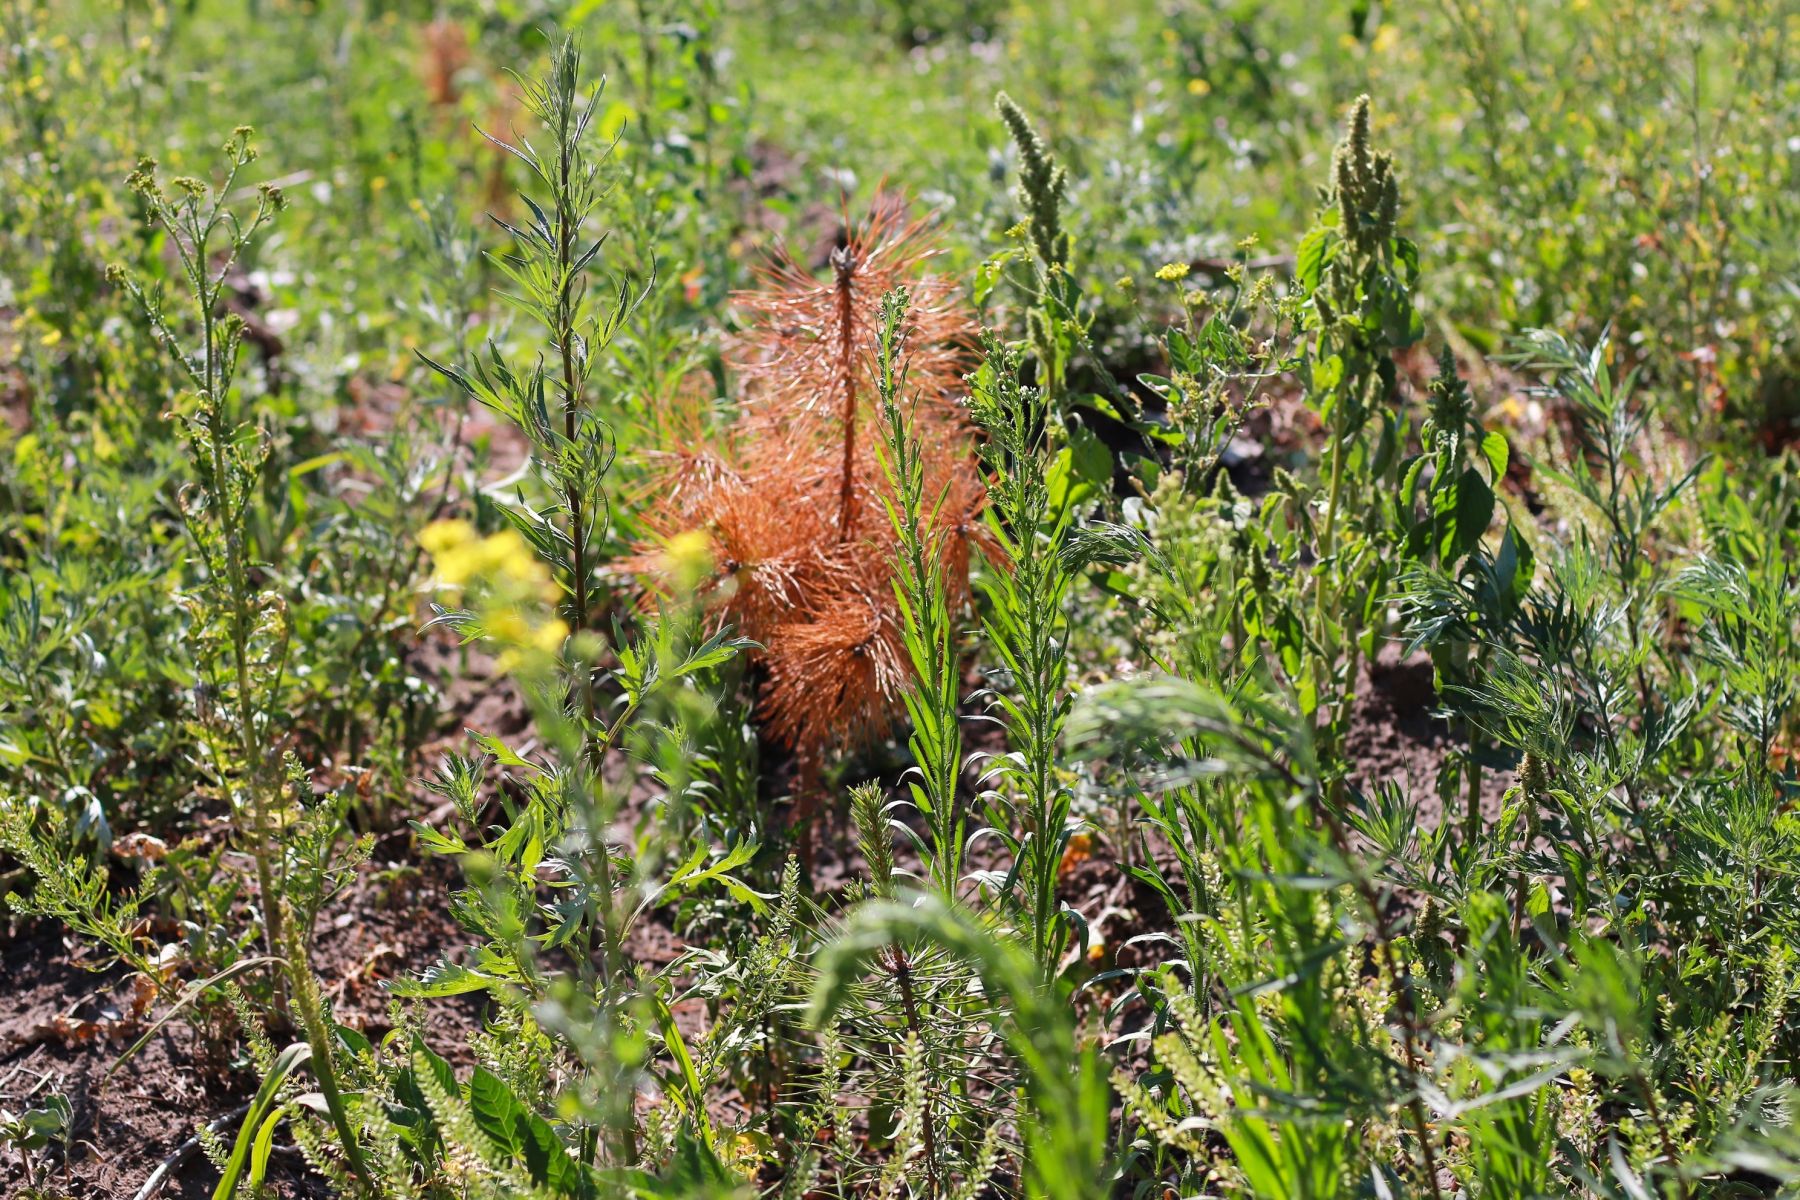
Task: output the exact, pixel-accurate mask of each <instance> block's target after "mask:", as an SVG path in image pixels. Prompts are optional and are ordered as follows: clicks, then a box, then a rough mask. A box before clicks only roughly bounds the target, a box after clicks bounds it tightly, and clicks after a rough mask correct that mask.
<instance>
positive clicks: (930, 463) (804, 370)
mask: <svg viewBox="0 0 1800 1200" xmlns="http://www.w3.org/2000/svg"><path fill="white" fill-rule="evenodd" d="M937 252H938V251H937V247H936V244H935V242H934V241H933V239H932V237H931V233H930V229H929V227H928V226H927V225H925V224H924V223H922V222H919V221H914V220H911V219H910V218H909V217H908V216H907V214H906V206H905V204H904V202H903V200H902V199H901V198H899V197H897V196H894V195H892V194H886V195H883V196H881V197H879V198H878V199H877V201H876V203H875V205H874V207H873V211H872V213H871V215H870V216H869V217H868V219H867V220H865V221H864V222H863V223H861V224H860V225H857V226H855V227H853V228H851V230H850V232H849V234H848V236H847V237H846V238H845V239H844V243H843V245H841V246H840V247H839V248H838V249H837V250H835V251H834V252H833V253H832V255H831V260H830V266H829V271H828V272H827V273H826V274H825V276H824V277H822V278H821V277H818V276H815V275H814V274H813V273H811V272H809V271H807V270H806V269H805V268H804V267H802V266H801V265H800V264H799V263H797V262H796V261H795V260H794V259H793V258H791V257H789V256H786V255H783V256H782V257H780V258H778V259H777V260H776V261H775V262H774V263H772V264H771V265H770V266H769V267H768V268H767V269H766V270H765V271H764V272H763V273H762V275H761V278H760V282H759V286H758V288H757V289H756V290H754V291H750V292H746V293H742V294H740V295H739V296H737V297H736V298H735V303H736V307H737V310H738V311H739V312H740V313H741V314H742V315H743V317H744V321H745V327H744V329H743V330H742V331H741V332H740V333H738V334H736V335H735V336H733V337H732V338H731V340H730V342H729V347H728V360H729V362H730V363H731V365H732V367H733V368H734V370H735V372H736V375H737V379H738V382H739V386H740V400H741V408H740V416H739V419H738V420H737V421H736V422H735V423H734V425H733V427H732V428H731V429H730V431H729V432H728V433H727V434H726V435H724V436H719V435H713V436H706V435H705V434H703V433H702V432H701V427H702V422H700V421H698V420H696V419H695V417H694V415H693V412H692V411H691V410H690V411H677V412H674V413H671V414H669V415H668V418H667V419H666V420H665V423H664V429H665V431H669V432H674V431H680V432H681V437H680V441H679V443H678V444H679V445H680V446H681V448H680V449H678V450H670V451H665V452H664V453H663V454H662V455H661V456H660V457H661V463H660V469H659V470H657V471H655V472H653V475H652V478H651V481H650V486H649V488H648V489H647V490H646V492H645V495H644V498H645V500H646V502H647V503H646V509H647V511H648V512H649V515H648V516H647V517H646V525H647V528H648V530H649V533H650V535H651V536H650V538H649V539H647V540H646V542H645V544H643V545H642V546H640V547H639V552H638V554H637V555H636V556H635V557H634V558H633V559H632V560H630V561H629V562H628V563H627V564H626V569H627V570H630V571H632V572H633V573H635V574H638V575H640V576H642V577H644V578H646V580H647V582H648V584H649V586H650V587H651V589H652V590H653V591H657V590H660V588H661V587H662V586H663V584H664V582H665V581H663V580H661V579H660V578H658V574H657V563H658V561H659V559H660V557H661V547H662V546H663V545H665V544H667V542H668V541H669V540H671V539H673V538H675V537H677V536H680V535H682V534H685V533H689V532H691V531H695V530H700V531H703V532H704V533H705V535H706V537H707V539H708V545H709V550H710V554H711V562H712V575H711V578H710V579H709V580H707V581H706V582H705V583H703V585H702V588H701V593H702V594H701V599H702V602H703V603H705V604H707V605H708V606H709V607H710V608H711V609H712V611H713V612H714V613H715V614H716V616H717V619H718V620H719V621H721V622H722V623H728V624H730V625H731V626H732V627H734V628H735V629H736V630H737V631H738V632H739V633H741V634H742V635H744V636H746V637H750V638H753V639H755V640H756V641H758V642H761V643H762V644H763V646H764V649H763V651H762V652H761V653H760V654H759V655H758V656H757V658H758V660H759V661H760V663H761V665H762V683H761V690H760V693H759V697H758V699H759V703H758V710H759V714H760V717H761V720H762V723H763V727H764V730H765V732H766V733H767V734H768V735H769V736H771V737H772V738H774V739H775V740H777V741H779V742H781V743H782V744H785V745H787V746H789V747H791V748H792V749H793V750H794V752H795V754H796V757H797V758H798V760H799V763H800V766H801V771H802V778H803V787H807V786H811V783H812V782H816V780H817V777H818V772H819V771H820V769H821V768H822V767H823V766H824V765H825V763H827V762H828V761H829V760H830V759H831V757H832V756H834V755H837V754H841V753H843V752H846V751H849V750H854V749H856V748H858V747H861V746H866V745H868V744H870V743H871V742H873V741H875V740H876V739H878V738H880V737H881V736H883V735H884V734H885V733H887V731H888V730H889V729H890V728H891V726H892V724H893V721H894V719H895V717H896V716H897V715H899V714H900V713H901V712H903V711H904V705H903V704H902V702H901V692H902V689H903V687H904V686H905V683H906V678H907V672H908V671H909V670H910V667H909V666H908V664H907V660H906V652H905V647H904V641H903V638H902V633H901V619H900V613H899V610H898V605H897V603H896V601H895V598H894V591H893V556H894V536H893V531H892V529H891V527H890V525H889V522H888V519H887V516H886V513H885V510H884V507H883V503H882V501H883V496H884V494H885V493H886V491H887V482H886V477H885V474H884V472H883V470H882V468H881V462H880V458H879V454H878V451H877V448H876V442H877V440H878V439H877V437H876V435H875V433H874V430H875V428H876V425H875V418H876V415H877V413H876V404H877V401H878V395H877V390H876V371H877V365H876V346H875V341H876V334H877V331H878V327H879V326H878V322H879V313H880V304H881V297H882V296H883V295H884V294H885V293H887V292H888V291H890V290H891V289H893V288H895V287H898V286H905V287H906V288H907V289H908V291H909V293H910V295H911V298H912V304H911V308H910V309H909V313H908V322H907V327H906V330H905V345H906V347H907V362H906V367H907V374H906V386H907V392H908V396H909V398H910V401H911V403H912V405H913V408H912V412H913V420H914V425H915V431H916V432H917V434H918V436H919V437H920V440H921V444H922V445H923V446H924V447H925V453H926V469H927V478H928V480H929V485H930V487H931V489H932V492H933V495H934V496H936V495H942V497H943V501H942V504H941V507H940V508H939V512H938V520H939V522H940V523H941V525H942V527H943V529H944V530H945V531H946V536H945V537H944V539H943V542H942V545H943V547H944V555H945V559H944V564H945V574H946V583H947V586H948V589H949V594H950V600H951V602H952V604H953V605H956V606H959V607H960V606H961V605H963V604H965V603H966V602H967V600H968V595H969V583H968V576H969V561H970V555H971V552H972V548H973V547H975V546H977V545H981V544H983V543H984V542H985V541H986V540H987V533H986V528H985V524H984V518H983V510H984V508H985V505H986V493H985V490H984V489H983V487H982V484H981V478H980V475H979V472H978V470H977V468H976V460H975V456H974V453H973V445H972V434H971V432H970V430H969V428H968V426H967V424H966V423H965V421H964V420H963V419H962V417H961V414H960V408H959V406H958V403H957V401H958V399H959V396H960V393H961V389H962V375H963V373H964V371H965V370H967V368H968V367H969V365H970V348H971V346H972V345H973V338H974V329H975V326H974V322H973V319H972V318H971V316H970V314H969V311H968V309H967V308H966V306H965V305H964V304H963V302H962V301H961V300H960V298H959V297H958V296H957V293H956V289H955V287H954V285H953V284H952V283H951V282H950V281H949V280H948V279H946V278H944V277H942V276H938V275H933V274H931V273H929V271H928V270H927V269H926V268H927V266H928V264H929V263H930V260H931V259H932V258H933V257H934V256H935V255H936V254H937ZM688 404H691V399H690V400H684V401H678V402H677V405H678V407H679V406H683V405H688ZM652 500H653V502H651V501H652Z"/></svg>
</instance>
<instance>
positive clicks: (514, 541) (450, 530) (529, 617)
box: [419, 520, 569, 671]
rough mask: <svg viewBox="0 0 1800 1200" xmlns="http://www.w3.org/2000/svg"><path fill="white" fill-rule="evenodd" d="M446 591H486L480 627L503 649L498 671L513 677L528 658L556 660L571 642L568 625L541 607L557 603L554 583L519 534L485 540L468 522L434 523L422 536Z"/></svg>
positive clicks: (504, 533)
mask: <svg viewBox="0 0 1800 1200" xmlns="http://www.w3.org/2000/svg"><path fill="white" fill-rule="evenodd" d="M419 545H421V546H423V547H424V548H425V550H426V552H427V553H429V554H430V555H431V560H432V564H433V566H434V567H435V569H436V577H437V581H438V582H439V583H440V584H442V585H443V586H445V587H448V588H452V589H461V588H464V587H468V586H472V585H473V586H479V587H480V588H481V589H482V601H483V602H482V604H481V606H480V607H481V624H482V628H483V630H484V631H485V632H486V634H487V636H488V637H489V638H491V639H492V640H493V641H495V642H497V643H499V644H500V645H501V646H502V647H503V649H502V650H501V653H500V656H499V660H498V663H497V665H498V666H499V668H500V670H502V671H511V670H514V669H515V668H517V667H518V666H520V665H521V664H522V663H524V662H525V661H527V658H526V656H527V655H529V654H534V653H535V654H540V655H554V654H557V653H559V652H561V650H562V648H563V644H564V643H565V642H566V641H568V638H569V626H568V623H567V622H565V621H563V620H562V619H561V618H560V617H554V616H550V617H546V616H545V614H544V612H543V610H542V609H541V608H540V606H539V602H541V603H542V604H543V605H551V604H554V603H556V600H557V597H558V595H559V593H558V590H557V586H556V581H555V580H554V579H552V578H551V577H550V569H549V568H548V567H546V566H545V565H544V563H543V561H542V560H541V559H539V558H538V557H537V555H535V554H533V553H532V551H531V547H530V546H529V545H528V544H526V541H525V539H524V538H523V537H520V536H519V532H518V531H517V530H515V529H502V530H501V531H500V532H499V533H493V534H489V535H487V536H486V537H483V536H482V535H481V534H479V533H477V532H476V530H475V527H474V526H472V525H470V524H469V523H468V522H467V521H460V520H452V521H434V522H432V523H431V524H430V525H428V526H426V527H425V529H424V531H423V532H421V533H420V534H419Z"/></svg>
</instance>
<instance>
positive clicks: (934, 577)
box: [878, 288, 968, 901]
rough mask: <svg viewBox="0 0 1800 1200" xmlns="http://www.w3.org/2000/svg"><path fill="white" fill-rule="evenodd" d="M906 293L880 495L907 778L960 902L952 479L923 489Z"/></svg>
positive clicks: (888, 359) (894, 314)
mask: <svg viewBox="0 0 1800 1200" xmlns="http://www.w3.org/2000/svg"><path fill="white" fill-rule="evenodd" d="M909 301H910V297H909V295H908V294H907V292H906V290H905V289H904V288H898V289H895V290H894V291H892V292H889V293H888V294H887V296H885V297H884V298H883V300H882V306H881V333H880V339H881V340H880V351H879V358H880V371H879V375H878V386H879V388H880V393H881V420H882V437H883V444H882V453H881V465H882V469H883V471H884V472H885V473H886V475H887V483H888V490H887V491H886V492H885V493H883V494H882V504H883V506H884V507H885V508H886V509H887V517H888V522H889V524H890V525H891V526H892V527H893V530H894V596H895V599H896V600H897V601H898V602H899V606H900V619H901V627H902V630H903V632H904V635H905V640H906V653H907V657H908V659H909V660H910V662H911V665H912V672H913V677H912V681H911V683H910V684H909V685H908V686H907V687H906V688H905V690H904V692H903V693H902V696H903V698H904V700H905V702H906V711H907V715H908V716H909V717H911V718H912V733H911V735H910V736H909V738H908V740H907V747H908V749H910V750H911V751H912V755H913V765H914V768H915V772H916V777H915V778H913V779H910V780H909V785H910V788H911V792H912V798H913V803H914V804H915V805H916V806H917V807H918V809H919V811H920V812H921V813H923V814H924V816H925V820H926V824H927V825H928V827H929V828H930V831H931V855H930V876H931V884H932V886H933V887H934V888H936V889H937V891H938V892H939V893H940V894H941V895H943V896H944V897H945V899H947V900H951V901H954V900H955V898H956V890H957V886H958V884H959V882H960V881H961V878H962V855H963V841H964V838H965V834H966V830H967V826H968V822H967V820H966V817H965V814H964V812H963V810H962V808H961V806H960V805H958V803H957V798H956V783H957V779H958V777H959V776H960V774H961V772H962V752H963V737H962V724H961V714H960V713H959V712H958V703H959V701H960V694H959V693H960V688H959V686H958V680H959V672H958V670H957V667H958V665H959V657H960V656H959V655H958V654H957V644H956V627H955V624H954V622H953V621H952V619H951V612H952V609H951V604H950V596H949V588H948V580H947V579H946V577H945V576H946V570H947V565H946V557H947V552H948V547H947V545H946V541H947V537H946V531H945V529H944V527H943V524H942V522H943V518H944V507H945V502H946V500H947V498H948V494H947V486H946V485H940V489H939V491H938V492H937V494H936V495H930V494H928V493H927V491H926V488H927V487H928V486H929V484H928V482H927V478H928V474H927V469H926V464H925V459H924V448H923V446H922V445H921V444H920V441H919V437H918V433H917V431H916V430H915V428H914V425H913V411H912V408H913V406H912V405H908V407H907V408H904V409H903V408H902V403H903V400H904V398H903V395H902V393H903V391H904V388H905V378H906V377H905V359H904V347H903V346H902V344H901V338H902V332H903V328H904V323H905V320H906V310H907V306H908V304H909Z"/></svg>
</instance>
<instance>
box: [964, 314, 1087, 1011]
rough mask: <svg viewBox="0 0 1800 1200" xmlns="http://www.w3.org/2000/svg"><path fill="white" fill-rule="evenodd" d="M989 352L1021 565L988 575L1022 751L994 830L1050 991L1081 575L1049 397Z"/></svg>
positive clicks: (1015, 556)
mask: <svg viewBox="0 0 1800 1200" xmlns="http://www.w3.org/2000/svg"><path fill="white" fill-rule="evenodd" d="M985 350H986V358H985V361H984V363H983V366H982V369H981V370H980V371H979V372H977V373H976V374H974V375H972V376H970V379H969V382H970V386H971V388H972V389H973V393H972V396H971V399H970V414H971V416H972V417H973V418H974V420H975V423H976V425H978V426H979V427H980V428H981V430H982V432H983V433H985V434H986V435H987V442H986V444H985V445H984V446H983V447H982V457H983V459H984V460H985V462H986V464H987V467H988V472H989V481H988V498H989V500H990V502H991V503H992V505H993V512H994V514H995V516H996V517H997V518H998V520H997V521H995V522H994V531H995V532H994V536H995V539H996V540H997V541H998V542H999V543H1000V546H1001V549H1002V552H1003V553H1004V555H1005V559H1004V562H1005V563H1006V564H1007V565H1008V567H1009V568H1010V569H1000V570H995V571H992V572H989V573H988V575H987V576H985V577H984V582H985V583H986V588H987V593H988V598H989V601H990V604H989V609H988V613H987V616H986V619H985V627H986V633H987V639H988V642H989V644H990V645H992V646H993V647H994V650H995V652H996V653H997V654H998V655H999V657H1000V664H1001V666H1002V667H1003V668H1004V676H1003V678H1004V684H1003V686H1002V688H1001V689H1000V690H999V691H998V693H997V695H996V697H995V704H996V705H997V706H998V707H999V709H1000V710H1001V712H1002V714H1003V717H1002V719H1003V721H1004V724H1005V725H1006V730H1007V741H1008V743H1009V745H1010V746H1011V749H1012V753H1011V754H1010V755H1008V756H1007V757H1005V758H1003V759H1000V760H998V761H997V762H996V763H995V765H994V767H993V769H992V772H991V777H992V778H994V779H995V780H996V782H997V783H998V784H999V791H998V793H997V795H998V796H999V798H1000V803H1001V804H1002V806H1003V808H1004V809H1005V810H1006V811H1004V812H1003V813H1000V814H996V816H997V817H999V818H1001V819H997V820H996V821H995V822H994V824H995V826H996V827H997V828H999V829H1000V830H1001V831H1002V832H1001V835H1000V836H1001V837H1002V838H1003V839H1004V840H1005V842H1006V844H1007V847H1008V849H1009V850H1011V851H1012V853H1013V855H1014V858H1015V861H1016V863H1017V866H1016V869H1015V872H1014V874H1013V875H1012V876H1009V878H1012V879H1014V880H1015V882H1014V884H1013V887H1014V888H1015V900H1016V902H1017V904H1018V907H1019V909H1020V911H1021V913H1022V915H1023V916H1024V918H1025V920H1026V922H1027V926H1028V928H1029V929H1030V947H1031V954H1032V961H1033V962H1035V963H1036V964H1037V969H1038V972H1039V981H1040V983H1041V985H1042V986H1044V987H1046V988H1048V987H1049V986H1050V985H1051V983H1052V981H1053V980H1054V979H1055V977H1056V971H1057V964H1058V960H1059V958H1060V957H1061V954H1062V949H1063V946H1064V944H1065V943H1066V942H1067V940H1068V936H1069V931H1070V926H1069V913H1067V912H1066V911H1064V910H1063V909H1061V908H1060V907H1059V904H1058V901H1057V896H1056V880H1057V873H1058V869H1059V867H1060V865H1061V862H1062V855H1063V851H1064V849H1065V848H1066V847H1067V845H1068V840H1069V836H1070V833H1071V829H1070V826H1069V804H1070V793H1069V789H1068V788H1067V787H1066V786H1065V785H1064V783H1063V782H1062V780H1061V779H1060V777H1059V775H1058V771H1057V754H1058V749H1059V745H1060V743H1061V740H1062V729H1063V724H1064V722H1065V720H1066V719H1067V717H1068V712H1069V703H1070V696H1069V689H1068V680H1067V674H1068V663H1067V653H1066V648H1067V641H1068V618H1067V616H1066V614H1065V613H1064V612H1063V600H1064V597H1065V595H1066V593H1067V591H1068V586H1069V581H1070V578H1071V575H1072V571H1071V570H1070V567H1069V564H1068V562H1067V561H1066V560H1065V558H1064V554H1063V551H1064V548H1065V545H1066V543H1067V541H1068V533H1069V521H1070V514H1069V512H1068V510H1067V509H1066V508H1063V509H1056V508H1053V507H1052V505H1051V500H1050V487H1049V483H1048V481H1047V478H1046V477H1047V473H1048V457H1047V455H1046V453H1045V440H1046V435H1047V432H1048V417H1049V411H1048V403H1047V399H1046V397H1045V395H1044V393H1043V392H1042V391H1040V390H1039V389H1037V388H1034V387H1029V386H1027V385H1025V384H1023V383H1021V382H1020V381H1019V361H1020V360H1019V354H1018V352H1017V351H1015V350H1013V349H1011V348H1009V347H1007V346H1006V345H1004V344H1003V343H1001V342H1000V340H999V339H998V338H996V337H993V336H992V335H989V336H988V338H987V339H986V344H985Z"/></svg>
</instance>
